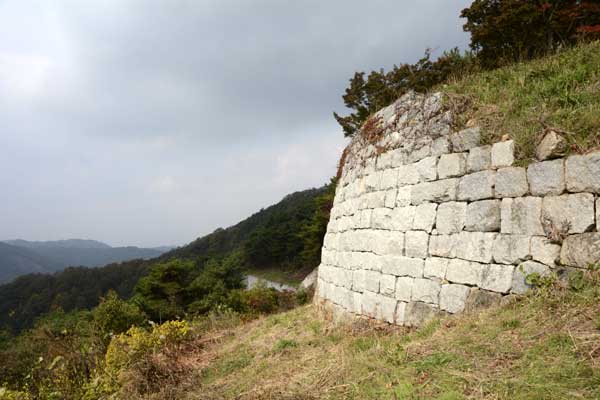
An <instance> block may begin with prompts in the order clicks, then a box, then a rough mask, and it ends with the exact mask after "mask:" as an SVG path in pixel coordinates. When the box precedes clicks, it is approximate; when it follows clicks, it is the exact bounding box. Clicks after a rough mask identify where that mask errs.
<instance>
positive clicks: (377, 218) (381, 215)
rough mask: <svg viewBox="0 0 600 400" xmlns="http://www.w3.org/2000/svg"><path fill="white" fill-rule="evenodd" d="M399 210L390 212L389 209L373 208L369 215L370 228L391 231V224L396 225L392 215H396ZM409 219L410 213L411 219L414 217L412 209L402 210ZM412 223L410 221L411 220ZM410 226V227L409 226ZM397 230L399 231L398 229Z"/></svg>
mask: <svg viewBox="0 0 600 400" xmlns="http://www.w3.org/2000/svg"><path fill="white" fill-rule="evenodd" d="M398 210H399V208H396V209H393V210H390V209H389V208H375V209H373V212H372V214H371V226H372V227H373V228H375V229H387V230H389V229H391V228H392V224H394V223H396V221H395V218H393V217H392V214H393V213H397V212H398ZM404 211H405V212H406V213H407V217H409V215H410V214H408V213H410V212H411V211H412V214H411V215H412V217H414V209H412V210H410V209H408V210H404ZM411 223H412V220H411ZM409 226H410V225H409ZM398 230H399V229H398Z"/></svg>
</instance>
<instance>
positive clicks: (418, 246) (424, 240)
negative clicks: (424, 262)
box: [404, 231, 429, 258]
mask: <svg viewBox="0 0 600 400" xmlns="http://www.w3.org/2000/svg"><path fill="white" fill-rule="evenodd" d="M404 241H405V243H404V247H405V254H406V256H407V257H413V258H426V257H427V254H428V249H429V234H427V232H423V231H409V232H406V235H405V238H404Z"/></svg>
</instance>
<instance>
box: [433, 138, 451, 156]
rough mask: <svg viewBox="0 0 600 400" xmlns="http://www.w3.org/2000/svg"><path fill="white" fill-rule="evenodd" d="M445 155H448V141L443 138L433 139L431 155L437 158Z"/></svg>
mask: <svg viewBox="0 0 600 400" xmlns="http://www.w3.org/2000/svg"><path fill="white" fill-rule="evenodd" d="M447 153H450V140H449V139H448V138H447V137H445V136H442V137H439V138H437V139H434V141H433V142H432V143H431V155H432V156H434V157H439V156H441V155H442V154H447Z"/></svg>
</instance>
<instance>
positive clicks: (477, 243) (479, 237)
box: [456, 231, 497, 263]
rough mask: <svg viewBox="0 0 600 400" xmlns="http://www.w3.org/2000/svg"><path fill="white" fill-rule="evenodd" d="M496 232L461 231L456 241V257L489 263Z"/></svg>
mask: <svg viewBox="0 0 600 400" xmlns="http://www.w3.org/2000/svg"><path fill="white" fill-rule="evenodd" d="M496 236H497V234H496V233H487V232H486V233H484V232H464V231H463V232H461V233H459V234H458V239H457V242H456V257H458V258H462V259H463V260H470V261H479V262H483V263H489V262H491V261H492V248H493V245H494V239H495V238H496Z"/></svg>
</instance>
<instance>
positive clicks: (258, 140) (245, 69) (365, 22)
mask: <svg viewBox="0 0 600 400" xmlns="http://www.w3.org/2000/svg"><path fill="white" fill-rule="evenodd" d="M469 3H470V1H467V0H459V1H447V0H410V1H408V0H404V1H399V0H388V1H374V0H370V1H349V0H339V1H323V0H315V1H312V0H302V1H299V0H296V1H292V0H288V1H285V0H256V1H250V0H247V1H242V0H238V1H227V0H214V1H201V0H193V1H192V0H189V1H186V0H163V1H150V0H143V1H142V0H140V1H129V0H115V1H105V0H103V1H101V0H98V1H91V0H89V1H80V0H72V1H61V0H53V1H47V0H40V1H28V0H0V150H1V153H0V206H1V207H0V239H12V238H24V239H29V240H54V239H64V238H74V237H77V238H93V239H97V240H102V241H105V242H107V243H109V244H111V245H140V246H156V245H163V244H177V245H179V244H184V243H187V242H189V241H191V240H193V239H195V238H196V237H199V236H202V235H204V234H206V233H210V232H212V231H213V230H214V229H216V228H218V227H226V226H229V225H232V224H234V223H236V222H238V221H239V220H241V219H243V218H245V217H247V216H249V215H250V214H251V213H253V212H255V211H257V210H259V209H260V208H261V207H266V206H268V205H270V204H273V203H276V202H277V201H279V200H280V199H281V198H282V197H283V196H285V195H286V194H288V193H290V192H293V191H297V190H302V189H306V188H309V187H316V186H321V185H322V184H324V183H325V182H327V181H328V179H329V177H330V176H332V175H334V173H335V167H336V163H337V159H338V157H339V155H340V152H341V149H342V148H343V146H344V145H345V144H346V140H345V139H344V138H343V135H342V133H341V129H340V128H339V127H338V126H337V124H336V122H335V120H334V119H333V117H332V111H334V110H337V111H338V112H342V113H345V110H344V107H343V103H342V101H341V94H342V93H343V91H344V88H345V87H346V85H347V82H348V79H349V78H350V77H351V76H352V74H353V73H354V71H356V70H371V69H379V68H380V67H384V68H389V67H391V66H392V65H393V64H394V63H396V64H397V63H402V62H414V61H416V60H417V59H418V58H419V57H420V56H421V55H422V54H423V52H424V49H425V48H427V47H430V48H433V49H438V52H437V53H435V54H439V51H441V50H444V49H448V48H451V47H453V46H459V47H461V48H465V47H466V46H467V43H468V36H467V35H466V34H465V33H464V32H463V31H462V27H461V26H462V21H461V20H460V19H459V18H458V15H459V13H460V10H461V9H462V8H464V7H466V6H467V5H468V4H469Z"/></svg>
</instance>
